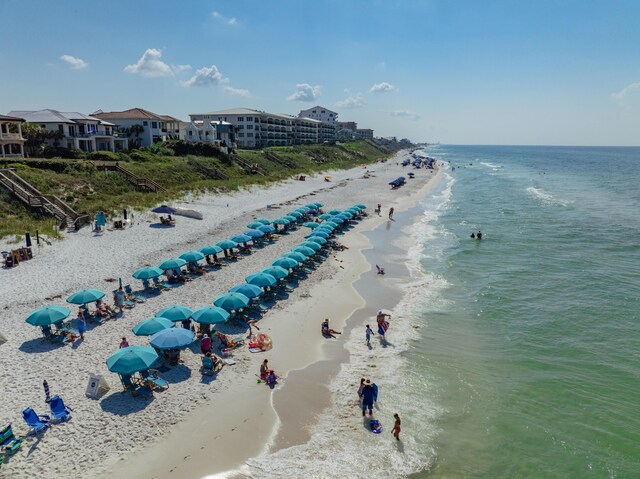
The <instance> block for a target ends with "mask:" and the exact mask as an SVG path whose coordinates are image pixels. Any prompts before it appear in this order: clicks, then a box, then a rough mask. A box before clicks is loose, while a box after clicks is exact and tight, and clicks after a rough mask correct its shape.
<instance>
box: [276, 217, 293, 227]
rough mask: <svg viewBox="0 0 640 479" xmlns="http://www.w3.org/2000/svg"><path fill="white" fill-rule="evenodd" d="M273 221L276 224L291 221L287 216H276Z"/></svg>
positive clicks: (284, 223) (286, 223)
mask: <svg viewBox="0 0 640 479" xmlns="http://www.w3.org/2000/svg"><path fill="white" fill-rule="evenodd" d="M272 223H273V224H274V225H288V224H290V223H291V221H290V220H289V219H287V218H285V217H282V218H276V219H275V220H273V221H272Z"/></svg>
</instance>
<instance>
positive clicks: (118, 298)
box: [113, 286, 125, 314]
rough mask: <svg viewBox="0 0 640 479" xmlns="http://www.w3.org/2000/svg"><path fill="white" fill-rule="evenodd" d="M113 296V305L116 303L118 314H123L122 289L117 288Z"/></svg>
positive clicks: (123, 298) (123, 296)
mask: <svg viewBox="0 0 640 479" xmlns="http://www.w3.org/2000/svg"><path fill="white" fill-rule="evenodd" d="M113 296H114V298H113V299H114V303H116V307H117V308H118V310H119V311H120V314H122V313H124V300H125V295H124V290H123V289H122V286H120V287H119V288H118V291H116V293H115V294H114V295H113Z"/></svg>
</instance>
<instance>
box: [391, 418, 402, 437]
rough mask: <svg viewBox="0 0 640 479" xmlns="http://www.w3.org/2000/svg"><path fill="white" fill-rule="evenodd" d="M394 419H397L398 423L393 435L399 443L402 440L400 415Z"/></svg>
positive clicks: (394, 426)
mask: <svg viewBox="0 0 640 479" xmlns="http://www.w3.org/2000/svg"><path fill="white" fill-rule="evenodd" d="M393 417H394V418H396V422H395V424H394V425H393V429H392V430H391V434H393V437H395V438H396V439H397V440H398V441H399V440H400V416H399V415H398V413H395V414H394V415H393Z"/></svg>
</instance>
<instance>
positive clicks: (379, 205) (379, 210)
mask: <svg viewBox="0 0 640 479" xmlns="http://www.w3.org/2000/svg"><path fill="white" fill-rule="evenodd" d="M376 213H378V216H381V215H380V213H382V205H381V204H380V203H378V208H377V209H376Z"/></svg>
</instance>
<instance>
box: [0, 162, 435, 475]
mask: <svg viewBox="0 0 640 479" xmlns="http://www.w3.org/2000/svg"><path fill="white" fill-rule="evenodd" d="M403 155H406V153H401V154H399V155H398V158H396V159H393V160H390V161H388V162H385V163H378V164H375V165H371V166H370V167H369V168H368V169H364V168H356V169H352V170H348V171H339V172H331V175H332V176H333V182H331V183H327V182H324V181H323V179H322V178H323V175H317V176H315V177H312V178H310V177H308V178H307V181H306V182H299V181H288V182H284V183H280V184H277V185H274V186H272V187H270V188H264V189H260V188H256V189H253V190H251V191H242V192H239V193H236V194H233V195H224V196H221V195H220V196H203V197H200V198H197V199H194V200H193V201H190V202H188V203H185V204H176V206H182V207H186V208H190V209H195V210H197V211H200V212H202V213H203V215H204V220H203V221H198V220H192V219H188V218H182V217H178V224H177V226H176V228H173V229H156V228H151V227H149V224H150V223H151V222H155V220H154V219H153V216H152V215H143V214H139V213H135V221H134V223H135V224H134V226H133V227H130V228H127V229H126V230H124V231H107V232H105V233H103V234H100V235H94V234H93V233H92V232H90V231H89V230H88V229H83V230H81V231H80V232H78V233H74V234H70V235H69V237H68V238H67V239H65V240H64V241H61V242H55V243H54V244H53V245H51V246H44V247H42V248H41V249H40V250H39V249H38V248H37V247H36V248H35V250H34V256H35V258H34V260H32V261H28V262H24V263H22V264H21V265H20V266H19V267H17V268H14V269H12V270H3V271H2V273H1V274H2V275H3V281H2V286H0V292H1V294H0V307H1V308H2V310H3V315H2V316H1V317H0V331H2V332H3V333H4V334H5V335H6V336H7V337H8V338H9V341H8V342H7V343H5V344H3V345H1V346H0V361H1V364H2V366H3V367H2V369H1V372H0V383H1V384H2V385H3V391H4V393H3V394H2V395H1V396H0V419H1V420H2V421H8V422H12V423H13V425H14V428H15V429H16V431H18V432H20V431H25V425H24V422H23V420H22V418H21V411H22V409H23V408H25V407H26V406H32V407H34V409H35V410H36V411H37V412H38V413H46V412H48V411H47V410H46V409H45V403H44V395H43V391H42V380H43V379H45V378H46V379H47V381H48V382H49V385H50V387H51V390H52V394H60V395H61V396H62V397H63V398H64V399H65V402H67V403H68V404H69V405H70V406H71V407H73V408H74V411H73V417H72V419H71V421H69V422H67V423H64V424H60V425H54V426H52V427H51V428H50V429H49V430H48V431H46V432H45V433H44V434H43V435H41V437H40V438H39V439H35V438H29V439H27V440H26V441H25V443H24V445H23V447H22V450H21V451H20V452H19V453H18V454H16V456H14V457H12V458H10V459H9V460H8V461H6V462H5V464H4V465H3V466H2V469H0V477H16V478H23V477H30V476H36V477H52V478H57V477H65V478H76V477H77V478H80V477H82V478H86V477H95V476H101V477H149V478H151V477H157V478H162V477H185V478H191V477H194V478H197V477H202V476H205V475H207V474H213V473H219V472H223V471H228V470H232V469H236V468H238V467H239V466H241V465H242V464H244V463H245V462H246V461H247V460H248V459H249V458H251V457H255V456H258V455H259V454H261V453H263V452H265V451H266V450H268V449H270V450H274V449H278V448H281V447H286V446H288V445H290V444H297V443H300V442H302V441H304V440H305V439H306V428H307V427H308V426H309V424H308V423H310V422H312V418H311V419H309V418H308V415H305V414H304V413H301V410H300V408H299V407H296V404H299V403H300V402H302V403H304V402H305V401H314V405H316V406H317V407H320V408H322V407H323V406H324V405H327V404H328V402H329V399H330V396H329V390H328V388H327V387H326V385H324V386H323V385H322V384H321V383H322V382H323V381H315V382H314V384H318V386H317V387H318V388H319V389H318V391H319V393H318V394H314V396H313V397H305V396H304V394H305V392H304V391H305V390H306V389H309V388H305V387H304V385H302V384H301V387H299V388H293V387H291V388H290V389H291V390H292V392H291V393H288V392H287V396H290V400H288V399H286V397H285V398H284V399H283V402H282V404H284V405H285V406H284V407H282V406H278V407H276V408H275V409H274V407H273V405H272V402H273V400H272V398H273V395H274V392H273V391H272V390H270V389H269V388H267V387H265V386H264V385H257V384H256V380H255V375H254V373H255V372H257V370H258V366H259V363H260V362H261V361H262V360H263V359H264V358H268V359H269V362H270V364H271V366H272V367H273V368H274V369H276V371H277V372H278V373H279V374H280V375H281V377H282V378H283V379H282V381H281V383H280V385H279V386H278V387H277V388H276V393H277V392H278V388H282V390H283V391H288V388H287V379H288V378H287V376H288V374H289V373H290V372H291V371H295V370H301V369H303V368H306V367H308V366H309V365H312V364H314V363H316V362H317V361H319V360H321V359H324V358H326V357H327V355H328V354H330V351H331V347H330V343H327V340H325V339H323V338H322V336H321V335H320V334H319V328H320V322H321V320H322V319H323V318H325V317H330V318H331V319H332V327H334V328H335V329H338V330H341V329H343V328H344V326H345V322H346V320H347V318H348V317H349V316H350V315H351V313H352V312H353V311H355V310H357V309H358V308H361V307H362V306H363V305H364V302H363V299H362V298H361V297H360V296H358V295H357V294H356V293H355V291H354V290H353V288H352V287H351V285H352V283H353V282H354V281H355V280H356V279H358V277H359V276H360V275H361V274H362V273H363V272H364V271H367V270H368V269H369V268H370V265H369V264H368V263H367V262H366V261H365V259H364V256H363V255H362V253H361V250H362V249H364V248H367V247H368V243H367V241H366V238H364V237H363V236H361V235H360V233H359V231H362V230H365V229H371V228H373V227H374V226H376V225H378V224H380V223H381V222H382V221H384V220H385V219H386V212H387V211H388V208H389V206H395V207H396V210H398V211H400V210H402V209H403V208H406V207H408V206H410V205H411V201H412V200H414V199H415V198H417V197H418V191H419V190H422V189H423V188H424V187H425V183H426V179H427V178H430V177H434V176H436V175H434V174H433V173H430V172H427V171H426V170H419V173H418V174H417V175H416V176H417V178H416V179H415V180H409V182H408V184H407V186H405V187H403V188H401V189H400V190H398V191H391V190H390V189H389V187H388V185H387V183H388V182H389V181H390V180H392V179H395V178H396V177H397V176H400V174H402V173H401V172H402V168H401V167H399V166H397V165H396V162H397V161H398V159H399V157H402V156H403ZM367 171H369V174H368V176H369V178H364V175H365V174H366V173H367ZM310 201H321V202H323V203H324V204H325V207H324V208H325V209H332V208H344V207H348V206H351V205H353V204H355V203H364V204H367V205H368V206H369V209H368V212H369V214H370V216H369V217H368V218H366V219H365V220H363V221H362V222H361V223H360V224H359V225H358V226H357V227H356V228H354V229H353V230H351V231H349V232H347V233H346V234H345V235H344V236H341V237H340V239H339V241H340V242H342V243H343V244H345V245H347V246H349V248H350V249H349V250H347V251H342V252H339V253H336V254H334V255H332V256H331V257H329V259H328V260H327V261H325V262H324V263H323V264H322V265H321V266H319V267H318V269H317V270H316V271H314V272H313V273H311V274H309V277H308V279H306V280H304V281H303V282H301V286H300V287H299V288H297V289H296V290H295V291H294V292H293V293H291V294H290V297H289V299H287V300H284V301H280V302H278V303H277V306H276V307H275V308H273V309H272V310H270V311H269V312H267V313H266V314H265V315H264V318H263V319H261V320H260V322H259V327H260V328H261V331H262V332H266V333H267V334H269V335H270V336H271V337H272V339H273V343H274V347H273V349H272V350H271V351H269V352H267V353H258V354H250V353H249V352H248V351H247V350H246V348H244V349H242V350H239V351H236V352H235V353H234V359H236V361H237V363H236V364H235V365H232V366H226V367H225V368H224V369H223V370H222V371H221V372H220V373H219V374H218V375H217V377H215V379H213V380H210V379H209V378H206V377H205V379H202V376H201V374H200V372H199V366H200V358H199V354H197V353H198V352H199V350H198V348H197V345H196V346H194V347H193V348H192V350H193V351H194V352H195V353H194V352H192V351H190V350H189V349H187V350H186V351H184V352H183V354H182V359H183V360H184V363H183V364H181V365H180V366H176V367H173V368H171V369H170V370H169V371H167V372H165V373H162V374H161V376H162V377H164V378H165V379H167V380H168V381H169V382H170V384H171V386H170V388H169V389H168V390H167V391H163V392H157V393H155V394H154V398H153V399H151V400H147V401H145V400H144V399H142V398H133V397H131V396H130V395H128V394H121V392H120V391H121V390H122V388H121V386H120V383H119V380H118V377H117V375H115V374H112V373H110V372H109V371H108V370H107V368H106V365H105V363H104V361H105V359H106V358H107V357H108V356H109V355H110V354H112V353H113V352H114V351H115V350H116V349H117V347H118V344H119V342H120V338H121V337H122V336H126V337H127V338H128V340H129V343H130V344H132V345H134V344H139V345H147V344H148V338H146V337H136V336H134V335H133V333H131V327H132V326H133V325H135V324H136V323H138V322H139V321H140V320H142V319H145V318H147V317H150V316H153V315H154V313H155V312H156V311H159V310H160V309H162V308H163V307H165V306H168V305H172V304H183V305H185V306H188V307H190V308H192V309H197V308H199V307H202V306H205V305H207V304H210V303H211V302H212V300H213V299H214V298H215V297H216V296H217V295H219V294H221V293H223V292H225V291H226V290H228V289H229V288H230V287H232V286H234V285H235V284H238V283H243V282H244V278H245V276H247V275H248V274H251V273H253V272H256V271H258V270H260V269H262V268H264V267H266V266H268V265H270V264H271V261H273V260H274V259H275V258H277V257H279V256H280V255H282V254H283V253H284V252H286V251H288V250H289V249H290V248H292V247H293V246H295V245H297V244H298V243H300V242H301V241H302V240H303V237H304V235H305V234H307V232H308V229H307V228H300V229H299V230H297V231H294V232H292V233H291V234H288V235H285V236H282V237H281V238H280V239H279V240H278V241H277V242H276V243H275V244H273V245H270V246H267V247H265V248H263V249H260V250H256V251H255V252H254V254H252V255H251V256H249V257H247V258H244V259H242V260H241V261H239V262H237V263H234V264H231V265H229V266H228V267H226V268H223V269H222V270H220V271H216V272H210V273H207V274H206V275H205V276H203V277H201V278H198V279H196V280H194V281H192V282H190V283H188V284H186V285H184V286H181V287H179V288H176V289H174V290H172V291H168V292H163V293H162V294H161V295H160V296H158V297H155V298H151V299H149V300H147V302H146V303H144V304H138V305H137V306H136V307H135V308H134V309H132V310H127V311H126V313H125V315H124V317H123V318H119V319H116V320H111V321H108V322H107V323H105V324H104V325H102V326H98V327H96V328H93V329H91V330H90V331H89V332H88V333H87V335H86V339H85V340H84V341H77V342H76V343H75V344H74V345H73V346H60V347H57V346H54V345H53V344H51V343H49V342H44V341H43V340H42V339H41V336H40V330H39V328H35V327H32V326H30V325H28V324H26V323H25V322H24V319H25V318H26V316H27V315H28V313H29V312H30V311H31V310H33V309H36V308H38V307H40V306H44V305H47V304H60V305H65V298H66V297H67V296H68V295H69V294H71V293H73V292H74V291H76V290H79V289H82V288H98V289H102V290H103V291H105V292H108V293H109V292H110V291H111V290H113V289H114V288H115V287H116V285H117V278H118V277H122V279H123V282H124V283H125V284H126V283H131V284H132V286H133V287H134V289H138V288H139V287H140V283H139V282H138V281H137V280H134V279H133V278H131V273H132V272H133V271H135V270H136V269H138V268H139V267H141V266H143V265H146V264H151V265H157V264H158V263H160V262H161V261H162V260H163V259H166V258H169V257H174V256H178V255H179V254H180V253H181V252H183V251H186V250H189V249H198V248H201V247H203V246H205V245H207V244H213V243H215V242H217V241H219V240H221V239H224V238H228V237H230V236H232V235H234V234H237V233H240V232H242V231H244V230H245V229H246V228H245V225H246V224H247V223H249V222H250V221H251V219H252V218H255V217H259V216H267V217H273V216H276V215H279V214H282V213H285V212H287V211H289V210H291V209H293V208H295V207H296V206H299V205H302V204H304V203H308V202H310ZM284 203H287V204H284ZM377 203H382V205H383V217H382V218H379V217H377V216H376V215H374V214H373V209H374V207H375V205H376V204H377ZM268 207H269V208H268ZM276 208H278V209H276ZM226 327H227V325H223V326H222V327H221V328H219V329H223V330H224V328H226ZM240 331H241V330H238V332H240ZM245 334H246V333H245ZM338 341H340V340H338ZM333 344H335V342H334V343H333ZM90 373H94V374H102V375H103V376H104V377H105V378H106V379H107V381H108V382H109V384H110V386H111V390H110V391H109V392H108V393H107V394H106V395H104V396H103V397H102V398H100V399H99V400H93V399H88V398H86V397H85V388H86V385H87V380H88V375H89V374H90ZM292 384H293V382H292ZM325 384H326V383H325ZM322 388H324V389H322ZM323 391H324V393H323ZM296 395H298V396H296ZM287 405H290V406H291V407H287ZM305 418H306V419H307V420H306V421H305ZM281 423H282V424H281ZM279 426H281V427H279Z"/></svg>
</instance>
